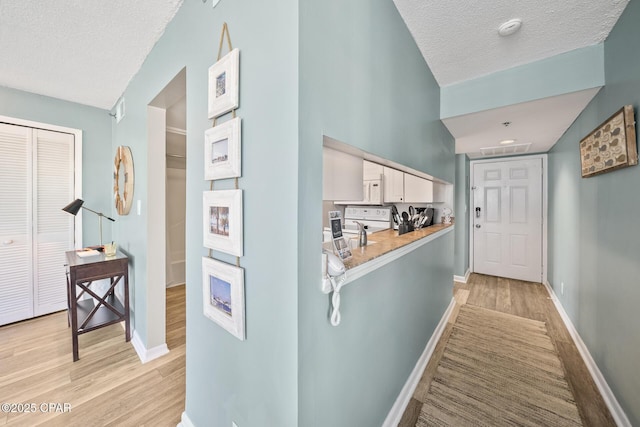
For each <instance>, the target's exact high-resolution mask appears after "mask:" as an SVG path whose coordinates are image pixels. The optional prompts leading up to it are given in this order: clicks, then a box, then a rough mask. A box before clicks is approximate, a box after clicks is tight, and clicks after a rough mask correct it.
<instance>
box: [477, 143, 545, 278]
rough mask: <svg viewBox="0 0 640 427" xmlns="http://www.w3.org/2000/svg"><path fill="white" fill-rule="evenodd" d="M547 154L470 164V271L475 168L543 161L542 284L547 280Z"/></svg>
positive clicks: (494, 159) (479, 161)
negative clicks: (489, 164) (521, 161)
mask: <svg viewBox="0 0 640 427" xmlns="http://www.w3.org/2000/svg"><path fill="white" fill-rule="evenodd" d="M547 157H548V156H547V154H544V153H543V154H532V155H530V156H515V157H498V158H493V159H483V160H471V161H470V162H469V175H470V176H469V189H470V190H469V206H470V207H471V209H469V270H470V271H471V272H472V273H473V272H475V267H474V263H473V257H474V252H473V243H474V242H473V240H474V239H473V224H474V220H473V215H474V213H475V210H474V209H473V204H474V197H473V187H474V182H473V176H474V174H473V167H474V166H475V165H477V164H480V163H497V162H511V161H518V160H533V159H540V160H541V161H542V281H541V282H542V283H544V282H545V281H546V280H547V223H548V221H547V206H548V198H549V185H548V167H547V164H548V161H547Z"/></svg>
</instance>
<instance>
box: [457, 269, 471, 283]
mask: <svg viewBox="0 0 640 427" xmlns="http://www.w3.org/2000/svg"><path fill="white" fill-rule="evenodd" d="M470 275H471V269H469V268H467V271H466V273H464V276H456V275H455V274H454V276H453V281H454V282H459V283H467V281H468V280H469V276H470Z"/></svg>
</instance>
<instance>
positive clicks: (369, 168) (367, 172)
mask: <svg viewBox="0 0 640 427" xmlns="http://www.w3.org/2000/svg"><path fill="white" fill-rule="evenodd" d="M383 169H384V167H383V166H382V165H381V164H378V163H373V162H370V161H368V160H363V162H362V179H363V180H365V181H367V180H372V179H380V177H381V176H382V175H383V174H384V170H383Z"/></svg>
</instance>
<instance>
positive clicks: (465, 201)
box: [453, 154, 470, 277]
mask: <svg viewBox="0 0 640 427" xmlns="http://www.w3.org/2000/svg"><path fill="white" fill-rule="evenodd" d="M469 165H470V163H469V158H468V157H467V155H466V154H456V182H455V187H454V196H453V197H454V204H455V208H454V210H453V211H454V212H455V218H456V230H455V233H456V234H455V241H456V243H455V254H454V267H453V273H454V274H455V275H456V276H463V277H464V275H465V274H466V273H467V269H469V209H470V207H469Z"/></svg>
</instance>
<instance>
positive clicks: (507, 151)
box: [480, 142, 531, 157]
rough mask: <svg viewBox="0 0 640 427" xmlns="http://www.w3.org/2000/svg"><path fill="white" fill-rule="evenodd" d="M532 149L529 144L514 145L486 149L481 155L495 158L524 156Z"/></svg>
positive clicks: (481, 150) (482, 149)
mask: <svg viewBox="0 0 640 427" xmlns="http://www.w3.org/2000/svg"><path fill="white" fill-rule="evenodd" d="M529 148H531V143H530V142H527V143H526V144H513V145H500V146H497V147H485V148H481V149H480V153H482V155H483V156H484V157H495V156H509V155H512V154H523V153H527V152H528V151H529Z"/></svg>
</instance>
